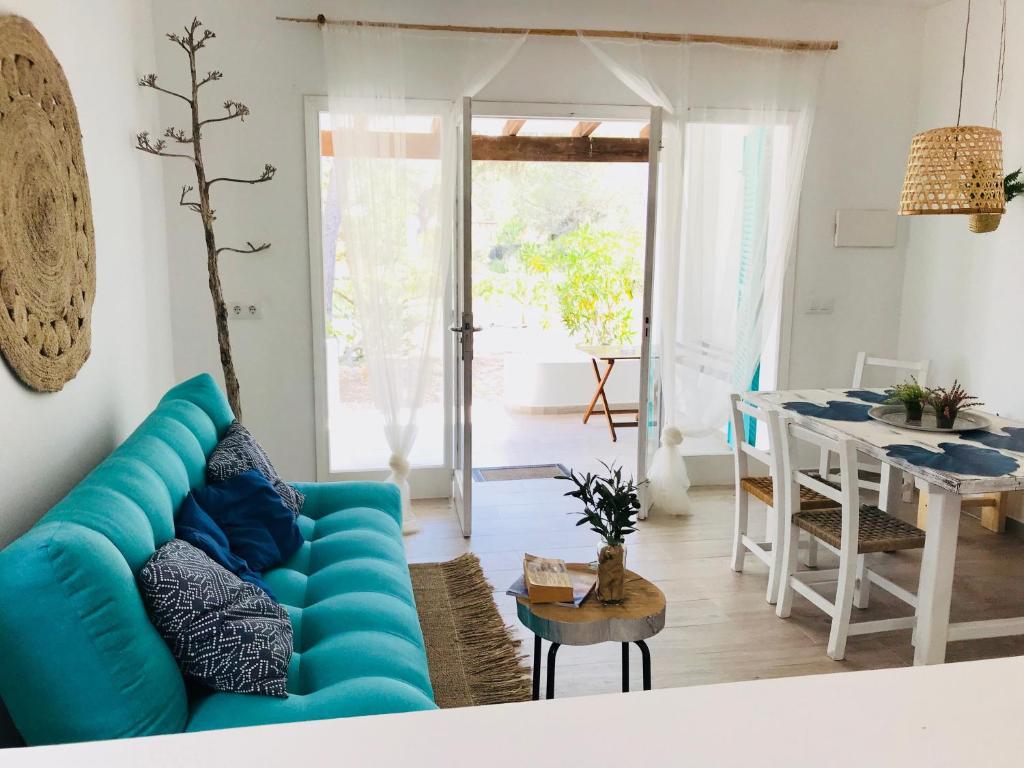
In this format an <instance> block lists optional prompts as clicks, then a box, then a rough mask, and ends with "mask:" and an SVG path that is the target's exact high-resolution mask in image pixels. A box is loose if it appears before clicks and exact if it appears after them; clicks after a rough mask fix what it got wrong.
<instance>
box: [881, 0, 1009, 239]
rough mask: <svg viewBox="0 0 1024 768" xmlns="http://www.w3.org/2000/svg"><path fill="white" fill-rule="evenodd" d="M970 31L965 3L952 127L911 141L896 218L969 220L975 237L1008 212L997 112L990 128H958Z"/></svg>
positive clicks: (930, 132) (998, 87) (995, 224)
mask: <svg viewBox="0 0 1024 768" xmlns="http://www.w3.org/2000/svg"><path fill="white" fill-rule="evenodd" d="M1005 9H1006V6H1005V0H1004V6H1003V13H1004V16H1003V18H1004V22H1003V32H1002V37H1001V41H1000V50H1001V53H1000V79H999V82H998V83H997V92H996V107H997V109H998V103H999V102H998V97H999V94H998V91H999V89H1000V87H1001V83H1002V76H1001V73H1002V51H1004V50H1005V40H1006V23H1005ZM970 25H971V0H967V20H966V23H965V25H964V51H963V57H962V60H961V65H960V100H959V103H958V107H957V113H956V125H955V126H952V127H947V128H933V129H932V130H930V131H925V132H923V133H919V134H917V135H916V136H915V137H914V138H913V141H912V142H911V144H910V156H909V157H908V158H907V173H906V176H905V177H904V180H903V193H902V195H901V196H900V210H899V213H900V215H901V216H926V215H938V214H968V215H970V216H971V217H972V220H971V229H972V230H973V231H991V230H992V229H995V228H996V227H997V226H999V215H1000V214H1002V213H1003V212H1004V211H1005V210H1006V201H1005V198H1004V195H1003V135H1002V133H1001V132H1000V131H999V130H998V129H997V128H995V123H996V118H997V116H998V112H997V111H994V114H993V127H991V128H986V127H984V126H980V125H960V116H961V113H962V112H963V101H964V73H965V71H966V68H967V38H968V32H969V31H970ZM986 227H988V228H986Z"/></svg>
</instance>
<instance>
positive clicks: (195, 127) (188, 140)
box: [135, 18, 277, 419]
mask: <svg viewBox="0 0 1024 768" xmlns="http://www.w3.org/2000/svg"><path fill="white" fill-rule="evenodd" d="M214 37H216V35H215V34H214V33H213V32H211V31H210V30H208V29H204V28H203V25H202V23H201V22H200V21H199V19H196V18H193V19H192V22H191V24H188V25H187V26H185V28H184V32H172V33H170V34H168V35H167V39H168V40H170V41H171V42H172V43H174V44H175V45H177V46H178V47H179V48H181V49H182V50H183V51H185V55H186V57H187V59H188V72H189V75H190V77H189V90H188V93H189V95H185V94H182V93H175V92H174V91H171V90H168V89H166V88H164V87H162V86H160V85H158V83H157V77H156V75H153V74H150V75H145V76H143V77H142V78H140V79H139V85H140V86H142V87H144V88H152V89H153V90H155V91H160V92H161V93H166V94H168V95H169V96H174V97H175V98H178V99H181V100H182V101H184V102H185V103H186V104H188V106H189V118H190V123H189V126H190V127H189V129H188V132H187V133H186V129H183V128H177V127H174V126H171V127H169V128H167V129H166V130H165V131H164V135H163V138H160V139H153V138H151V137H150V135H149V133H148V132H147V131H144V132H142V133H139V134H137V135H136V137H135V147H136V149H138V150H140V151H142V152H146V153H148V154H150V155H156V156H157V157H181V158H184V159H186V160H191V161H192V165H193V167H194V169H195V174H196V181H195V183H194V184H186V185H185V186H183V187H182V188H181V195H180V196H179V197H178V205H180V206H181V207H182V208H187V209H189V210H190V211H193V212H194V213H198V214H199V218H200V220H201V221H202V225H203V235H204V240H205V242H206V266H207V274H208V277H209V285H210V298H212V299H213V315H214V321H215V323H216V327H217V346H218V348H219V350H220V363H221V367H222V368H223V370H224V389H225V390H226V393H227V396H228V402H229V403H230V404H231V410H232V411H233V412H234V415H235V418H237V419H241V418H242V403H241V394H240V391H239V387H238V376H237V375H236V373H235V364H234V361H233V359H232V356H231V336H230V329H229V327H228V312H227V305H226V304H225V302H224V289H223V286H222V285H221V279H220V268H219V266H218V264H219V262H218V256H219V255H220V254H222V253H224V252H225V251H229V252H231V253H259V252H260V251H265V250H267V249H268V248H270V243H260V244H259V245H257V244H255V243H251V242H247V243H246V244H245V247H242V248H233V247H220V248H218V247H217V238H216V234H215V233H214V222H215V221H216V218H217V217H216V216H215V215H214V213H215V211H214V209H213V206H212V204H211V201H210V187H211V186H212V185H213V184H214V183H216V182H218V181H230V182H234V183H236V184H261V183H263V182H265V181H270V180H271V179H272V178H274V174H275V173H276V172H277V169H276V168H274V166H272V165H270V164H269V163H267V164H266V165H264V166H263V172H262V173H261V174H260V175H259V176H256V177H255V178H251V179H243V178H233V177H230V176H221V177H218V178H215V179H211V180H209V181H208V180H207V176H206V167H205V165H204V159H203V131H202V127H203V126H204V125H206V124H207V123H220V122H224V121H227V120H245V118H246V117H247V116H248V115H249V107H247V106H246V105H245V104H243V103H242V102H240V101H234V100H228V101H225V102H224V109H225V112H226V114H224V115H223V116H222V117H215V118H210V119H208V120H201V119H200V115H199V89H200V88H201V87H202V86H204V85H206V84H208V83H212V82H215V81H218V80H221V79H222V78H223V77H224V75H223V74H222V73H221V72H220V70H216V69H213V70H210V71H208V72H207V73H206V75H205V76H202V77H200V76H199V74H198V67H197V66H196V58H197V57H196V52H197V51H199V50H201V49H202V48H205V47H206V43H207V42H208V41H209V40H212V39H213V38H214ZM168 141H171V142H175V143H177V144H186V145H190V146H191V154H184V153H178V152H168V151H167V143H168ZM193 193H194V196H192V194H193Z"/></svg>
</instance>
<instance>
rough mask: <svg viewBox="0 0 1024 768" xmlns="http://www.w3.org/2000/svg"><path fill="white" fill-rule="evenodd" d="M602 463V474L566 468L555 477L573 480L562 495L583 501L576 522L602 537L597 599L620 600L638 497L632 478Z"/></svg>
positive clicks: (622, 595)
mask: <svg viewBox="0 0 1024 768" xmlns="http://www.w3.org/2000/svg"><path fill="white" fill-rule="evenodd" d="M601 464H602V465H603V466H604V468H605V469H607V470H608V474H607V475H605V476H604V477H602V476H600V475H592V474H590V473H589V472H587V473H586V474H576V473H575V472H574V471H573V470H569V475H568V476H565V475H559V476H558V478H557V479H559V480H568V481H569V482H571V483H573V484H574V485H575V486H576V488H575V490H572V491H567V492H566V493H565V495H566V496H571V497H572V498H574V499H579V500H580V501H582V502H583V511H582V512H578V513H577V514H579V515H580V520H579V522H577V523H576V525H589V526H590V530H592V531H593V532H594V533H596V534H598V535H599V536H600V537H601V539H602V540H603V541H604V545H603V546H602V547H601V549H600V550H599V551H598V555H597V599H598V600H600V601H601V602H602V603H621V602H622V601H623V599H624V597H625V587H626V547H625V545H624V543H625V538H626V536H628V535H629V534H631V533H634V532H635V531H636V528H635V527H634V526H635V525H636V515H637V513H638V512H639V511H640V500H639V498H638V497H637V488H636V484H635V483H634V482H633V478H629V479H627V480H623V478H622V468H621V467H616V466H614V465H612V466H609V465H608V464H605V463H604V462H603V461H602V462H601Z"/></svg>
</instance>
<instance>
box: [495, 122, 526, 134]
mask: <svg viewBox="0 0 1024 768" xmlns="http://www.w3.org/2000/svg"><path fill="white" fill-rule="evenodd" d="M524 125H526V121H525V120H506V121H505V127H504V128H502V129H501V133H502V135H503V136H515V135H516V134H517V133H519V132H520V131H521V130H523V126H524Z"/></svg>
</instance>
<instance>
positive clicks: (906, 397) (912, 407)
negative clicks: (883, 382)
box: [885, 376, 928, 424]
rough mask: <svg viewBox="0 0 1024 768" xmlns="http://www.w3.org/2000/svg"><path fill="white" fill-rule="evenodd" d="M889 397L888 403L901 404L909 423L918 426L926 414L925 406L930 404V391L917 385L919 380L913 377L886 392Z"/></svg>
mask: <svg viewBox="0 0 1024 768" xmlns="http://www.w3.org/2000/svg"><path fill="white" fill-rule="evenodd" d="M885 394H886V395H888V399H887V400H886V401H885V402H886V403H890V404H896V403H899V404H900V405H902V406H903V407H904V408H905V409H906V411H907V423H908V424H916V423H918V422H920V421H921V416H922V415H923V413H924V404H925V403H926V402H928V390H927V389H925V388H924V387H922V386H921V385H920V384H918V383H917V379H916V378H915V377H913V376H911V377H910V378H909V379H907V380H906V381H904V382H903V383H902V384H896V385H894V386H892V387H889V388H888V389H887V390H885Z"/></svg>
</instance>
